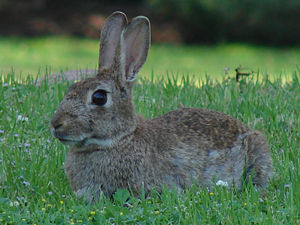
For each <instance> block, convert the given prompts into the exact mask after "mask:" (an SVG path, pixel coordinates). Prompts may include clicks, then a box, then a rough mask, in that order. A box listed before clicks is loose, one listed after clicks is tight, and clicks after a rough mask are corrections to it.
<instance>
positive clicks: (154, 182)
mask: <svg viewBox="0 0 300 225" xmlns="http://www.w3.org/2000/svg"><path fill="white" fill-rule="evenodd" d="M124 16H125V15H124V14H122V13H119V12H117V13H115V14H113V15H112V16H111V17H114V20H111V19H108V22H107V24H108V25H110V26H111V27H112V28H111V29H114V26H120V24H121V25H122V24H123V23H124V21H125V19H122V17H124ZM118 20H122V22H119V24H115V23H116V22H115V21H118ZM112 21H113V22H112ZM147 21H148V20H147V19H145V18H144V17H138V18H136V19H134V20H133V22H132V23H134V25H131V24H129V25H126V27H125V28H124V30H125V31H124V32H127V30H128V33H127V34H126V35H127V36H128V37H130V36H131V35H137V34H136V33H139V35H144V37H145V38H147V37H148V36H147V35H148V33H147V29H148V32H149V30H150V29H149V24H147ZM126 23H127V20H126ZM122 26H123V25H122ZM127 27H130V28H128V29H127ZM119 28H120V27H119ZM119 28H118V29H119ZM146 28H147V29H146ZM136 29H138V31H139V32H136ZM106 30H109V29H108V28H106ZM124 32H122V34H120V36H121V37H122V38H124V37H123V33H124ZM131 32H132V33H131ZM105 35H106V34H104V36H105ZM124 36H125V35H124ZM127 36H125V37H127ZM111 38H114V37H111ZM122 38H121V45H122V44H124V45H126V44H127V43H126V41H129V42H130V41H131V39H130V38H129V40H126V39H124V40H123V39H122ZM106 39H107V40H109V38H107V36H106ZM122 41H123V42H122ZM114 42H116V40H114ZM148 42H149V40H147V41H146V42H145V43H146V44H145V43H142V42H141V43H139V45H138V46H137V47H138V48H140V50H141V54H145V55H143V56H142V57H140V58H138V56H136V55H135V52H133V53H131V54H133V59H135V61H134V62H133V63H134V66H135V70H137V71H138V69H139V68H140V67H141V66H142V64H143V63H144V60H145V59H146V56H147V52H148V49H147V46H146V45H147V43H148ZM104 44H105V48H106V49H109V51H114V52H115V57H114V62H113V63H112V66H111V68H105V69H102V67H101V65H100V67H99V73H98V75H97V76H96V77H95V78H88V79H86V80H84V81H81V82H78V83H76V84H73V85H72V86H71V87H70V89H69V91H68V93H67V95H66V97H65V99H64V100H63V101H62V102H61V104H60V106H59V108H58V110H57V111H56V113H55V115H54V116H53V118H52V120H51V125H52V133H53V135H54V136H55V137H57V138H59V139H60V140H61V141H62V142H63V143H68V144H70V145H71V147H70V151H69V153H68V156H67V159H66V162H65V171H66V174H67V176H68V178H69V180H70V184H71V187H72V189H73V190H74V192H75V193H76V195H77V196H78V197H84V198H86V200H87V201H93V200H95V199H97V197H99V195H100V192H103V193H104V194H105V195H107V196H112V194H113V193H114V192H115V191H116V190H117V189H118V188H126V189H130V190H131V191H132V192H133V193H134V194H136V195H138V194H139V193H140V192H141V189H142V188H144V189H145V191H146V193H149V192H150V191H151V190H152V189H154V188H155V189H156V190H158V191H160V190H161V188H162V186H163V185H166V186H168V187H169V188H175V189H177V190H178V191H181V190H183V189H184V188H186V187H190V186H191V185H192V184H193V183H195V184H197V185H202V186H207V187H210V186H212V185H214V184H215V183H216V181H218V180H222V181H225V182H227V183H228V185H229V187H232V186H236V187H238V188H240V187H241V185H242V175H243V173H244V172H246V175H247V178H249V176H250V175H251V174H253V177H252V181H253V183H254V184H255V185H258V186H266V185H267V184H268V180H269V179H270V178H271V176H272V159H271V156H270V152H269V149H268V146H267V142H266V140H265V138H264V136H263V135H262V134H261V133H260V132H258V131H255V130H251V129H249V128H248V127H246V126H245V125H243V124H242V123H241V122H240V121H238V120H236V119H234V118H232V117H230V116H228V115H226V114H224V113H221V112H216V111H211V110H208V109H194V108H185V107H182V108H181V109H179V110H175V111H171V112H169V113H167V114H164V115H162V116H160V117H157V118H154V119H151V120H147V119H144V118H143V117H141V116H139V115H136V113H135V110H134V105H133V101H132V87H133V81H132V80H131V79H132V78H133V79H135V76H136V74H135V73H133V74H124V71H123V70H122V68H123V67H122V66H120V65H123V64H122V63H124V61H122V54H124V52H122V48H120V46H114V45H110V44H111V43H110V42H108V43H104ZM130 44H133V43H130ZM143 46H144V47H143ZM129 51H130V50H129ZM125 53H126V54H127V52H125ZM101 54H103V55H105V54H106V53H105V51H103V52H102V53H101ZM128 54H129V53H128ZM135 57H136V58H137V59H136V58H135ZM129 59H130V58H129ZM129 63H131V62H129ZM107 64H108V65H109V63H107ZM131 65H132V64H130V65H126V66H128V68H131V67H130V66H131ZM128 71H129V69H128ZM125 73H126V72H125ZM129 79H130V81H129ZM98 89H104V90H106V91H107V92H108V99H109V101H108V103H107V104H105V105H104V106H95V105H93V104H92V103H91V102H90V101H91V100H90V96H91V95H92V93H94V92H95V91H97V90H98Z"/></svg>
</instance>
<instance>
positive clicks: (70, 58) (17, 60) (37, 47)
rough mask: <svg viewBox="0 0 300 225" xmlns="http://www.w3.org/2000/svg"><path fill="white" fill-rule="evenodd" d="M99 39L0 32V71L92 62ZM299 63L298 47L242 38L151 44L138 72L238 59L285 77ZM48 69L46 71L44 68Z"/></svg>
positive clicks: (220, 71)
mask: <svg viewBox="0 0 300 225" xmlns="http://www.w3.org/2000/svg"><path fill="white" fill-rule="evenodd" d="M98 48H99V41H97V40H90V39H78V38H68V37H44V38H31V39H30V38H29V39H28V38H4V37H0V73H1V72H2V73H7V72H10V71H11V69H12V68H13V70H14V72H15V74H16V75H19V74H20V73H21V74H22V75H23V76H26V75H27V74H31V75H32V76H37V75H39V76H41V75H44V74H45V71H46V68H47V70H51V71H52V72H58V71H60V70H67V69H80V68H81V69H82V68H96V67H97V61H98ZM299 64H300V48H299V47H294V48H281V49H278V48H271V47H258V46H251V45H246V44H227V45H224V44H221V45H217V46H181V45H169V46H168V45H157V44H154V45H153V46H152V47H151V50H150V53H149V57H148V60H147V62H146V64H145V66H144V67H143V69H142V70H141V72H140V75H141V76H142V77H149V75H151V74H152V72H153V73H154V74H155V75H156V77H160V76H165V75H166V74H180V75H183V74H185V75H186V74H190V75H192V74H193V75H195V76H196V77H202V78H203V77H205V76H206V75H208V76H209V77H211V78H213V79H214V78H221V77H223V76H224V68H225V67H229V68H230V70H229V73H230V75H234V73H235V72H234V69H235V68H237V67H238V66H239V65H241V66H243V67H247V68H250V69H251V70H254V71H259V73H260V74H261V75H262V76H265V75H266V74H268V75H269V76H270V77H271V78H274V79H276V78H278V77H279V76H282V77H285V79H288V80H290V79H291V75H292V73H294V72H295V71H296V70H297V65H299ZM48 72H49V71H48Z"/></svg>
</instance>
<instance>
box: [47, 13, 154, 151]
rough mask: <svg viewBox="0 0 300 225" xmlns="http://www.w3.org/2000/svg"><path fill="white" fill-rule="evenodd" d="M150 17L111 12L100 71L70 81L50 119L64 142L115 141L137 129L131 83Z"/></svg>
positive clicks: (144, 46) (141, 59) (144, 45)
mask: <svg viewBox="0 0 300 225" xmlns="http://www.w3.org/2000/svg"><path fill="white" fill-rule="evenodd" d="M149 46H150V22H149V20H148V19H147V18H146V17H143V16H139V17H135V18H134V19H133V20H132V21H131V23H129V24H128V22H127V18H126V15H125V14H123V13H121V12H115V13H113V14H112V15H111V16H110V17H109V18H108V19H107V21H106V23H105V25H104V27H103V29H102V31H101V37H100V57H99V67H98V74H97V76H96V77H94V78H89V79H86V80H84V81H80V82H78V83H75V84H73V85H72V86H70V88H69V90H68V92H67V94H66V96H65V98H64V99H63V101H62V102H61V104H60V106H59V108H58V109H57V110H56V112H55V115H54V116H53V118H52V120H51V132H52V134H53V135H54V136H55V137H56V138H58V139H59V140H60V141H61V142H62V143H65V144H70V145H76V146H79V147H81V146H88V145H90V144H96V145H98V146H100V147H104V148H105V147H110V146H114V145H115V144H116V143H117V142H118V140H120V139H121V138H122V137H124V136H127V135H129V134H130V133H132V132H133V131H134V130H135V128H136V123H137V122H136V114H135V109H134V105H133V101H132V88H133V84H134V81H135V79H136V77H137V73H138V71H139V70H140V69H141V67H142V65H143V64H144V62H145V61H146V58H147V55H148V50H149Z"/></svg>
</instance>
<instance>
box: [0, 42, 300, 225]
mask: <svg viewBox="0 0 300 225" xmlns="http://www.w3.org/2000/svg"><path fill="white" fill-rule="evenodd" d="M43 40H44V41H46V42H47V41H49V42H51V43H52V45H51V46H52V47H49V46H50V44H48V45H47V46H48V47H47V48H46V47H45V44H43ZM63 41H64V43H65V44H61V45H60V46H55V44H54V42H53V41H51V39H40V40H38V41H37V43H35V41H33V40H26V41H25V42H26V43H27V45H28V46H27V47H25V48H27V50H24V51H25V53H23V59H24V61H25V62H23V60H22V56H21V53H20V56H18V57H17V56H16V54H15V55H13V54H10V53H7V57H6V58H7V59H6V60H7V61H6V62H5V60H4V61H2V58H1V60H0V63H1V65H0V68H1V69H2V68H3V73H2V79H1V80H0V224H300V194H299V190H300V176H299V174H300V167H299V165H300V151H299V150H300V149H299V146H300V118H299V111H300V71H299V69H298V70H297V67H296V65H290V66H288V65H289V64H288V62H290V63H291V64H293V63H297V61H296V58H297V55H298V56H299V53H298V52H297V51H296V50H292V49H290V50H278V49H265V50H266V52H269V54H271V53H270V52H272V53H274V54H275V53H276V52H277V57H279V58H281V57H282V58H281V60H280V59H279V58H278V59H277V60H278V61H277V62H278V63H275V62H274V61H273V63H271V64H268V66H267V67H260V66H262V65H263V64H264V63H263V62H261V60H262V59H265V58H264V56H260V57H261V58H260V57H259V56H258V58H256V56H255V54H258V52H261V53H262V54H264V51H263V48H260V47H247V46H245V45H232V46H233V47H234V48H238V49H240V50H239V51H240V53H241V52H242V49H244V51H245V52H252V53H253V52H255V54H254V53H253V54H254V55H252V57H253V58H252V59H251V60H250V58H251V57H249V62H251V64H247V66H249V67H255V66H256V67H259V68H260V71H263V68H268V70H270V71H272V73H274V74H276V71H278V73H279V74H280V67H279V65H278V64H279V63H281V65H286V66H287V67H285V69H286V75H287V77H288V78H289V80H290V82H284V81H283V80H282V79H280V78H277V77H276V76H275V75H274V76H273V74H272V73H270V76H271V77H272V80H270V79H268V77H266V76H263V73H260V74H259V77H258V76H257V74H255V75H253V76H252V77H248V78H242V80H241V82H239V83H237V82H236V81H235V79H234V76H230V77H221V76H220V75H219V74H220V73H223V71H222V67H223V66H224V65H225V64H226V63H229V62H231V64H230V65H228V66H230V67H232V66H235V63H236V64H237V65H238V64H242V65H244V63H243V62H246V61H242V62H241V61H239V57H238V56H235V55H234V54H233V53H232V55H231V58H230V57H229V58H230V59H229V58H226V57H224V61H220V60H221V59H223V56H224V54H225V53H224V52H223V51H225V50H226V49H227V52H230V46H222V47H212V48H211V53H210V54H209V47H186V48H185V47H182V46H180V47H179V48H177V47H175V46H167V47H166V46H154V48H153V50H152V52H151V53H150V58H149V61H148V62H147V65H146V67H145V68H144V69H143V71H142V72H143V73H144V74H148V73H150V74H153V75H154V76H141V77H139V79H138V81H139V82H138V83H137V85H136V86H135V91H134V101H135V104H136V110H137V112H138V113H140V114H142V115H144V116H145V117H146V118H152V117H155V116H158V115H161V114H163V113H165V112H168V111H170V110H173V109H176V108H177V107H178V105H179V103H182V104H183V105H185V106H190V107H205V108H209V109H214V110H218V111H222V112H225V113H227V114H229V115H231V116H233V117H236V118H238V119H240V120H242V121H243V122H244V123H245V124H246V125H248V126H249V127H251V128H254V129H258V130H261V131H262V132H264V133H265V134H266V137H267V139H268V142H269V144H270V149H271V154H272V158H273V160H274V170H275V176H274V178H273V179H272V181H271V183H270V186H269V188H268V189H267V190H266V191H258V190H256V189H255V187H253V186H252V185H251V184H250V185H248V186H245V187H244V188H243V190H242V191H237V190H227V189H225V188H224V187H220V186H215V187H214V188H213V189H212V190H210V191H208V190H206V189H200V188H198V187H192V188H191V189H187V190H186V191H185V193H183V194H180V195H179V194H177V193H175V192H173V191H171V190H167V189H165V190H164V191H163V193H161V194H158V193H155V192H153V193H152V194H151V196H144V195H143V194H141V196H140V197H138V198H137V197H133V196H131V195H130V193H128V191H126V190H119V191H118V192H117V193H116V194H115V195H114V199H112V200H110V199H107V198H105V197H104V196H102V198H101V200H100V201H99V202H98V203H96V204H95V205H86V204H85V203H84V202H82V201H79V200H77V199H76V198H75V196H74V194H73V193H72V191H71V189H70V186H69V183H68V181H67V178H66V176H65V174H64V171H63V162H64V159H65V155H66V153H67V151H68V149H67V147H65V146H63V145H62V144H61V143H60V142H58V141H57V140H56V139H55V138H53V137H52V136H51V134H50V132H49V120H50V118H51V117H52V115H53V113H54V111H55V109H56V108H57V106H58V104H59V102H60V101H61V99H62V98H63V96H64V94H65V92H66V90H67V87H68V86H69V84H68V83H66V82H64V83H58V84H48V83H43V84H42V85H41V86H40V87H36V86H35V85H34V84H32V80H31V78H32V76H30V77H26V76H25V74H23V81H22V82H21V83H20V82H19V81H17V78H16V76H15V75H18V73H19V71H20V70H21V69H22V68H24V70H23V71H27V72H29V73H30V74H32V75H36V74H37V71H38V67H39V65H41V66H44V65H50V66H51V68H52V66H53V65H55V66H53V69H54V71H57V70H60V69H66V68H67V65H69V63H70V65H71V66H70V67H68V68H76V67H77V66H75V65H76V63H78V65H79V66H78V67H79V68H82V67H85V66H88V67H90V66H91V67H93V66H94V67H95V66H96V62H94V65H93V62H91V61H92V60H93V61H95V57H96V58H97V47H98V44H97V43H96V42H94V41H90V40H83V41H82V42H81V41H80V42H79V41H78V40H74V39H72V40H70V41H71V42H73V43H77V42H78V43H77V44H75V45H74V47H72V48H73V51H71V50H70V49H69V50H67V49H68V46H70V45H69V43H68V40H67V39H63ZM3 42H7V44H3ZM13 42H15V45H11V48H12V51H13V52H15V53H17V52H18V49H20V48H21V47H20V46H21V45H22V44H21V42H23V41H21V40H20V39H15V40H9V39H1V41H0V46H1V48H2V49H5V48H6V47H3V46H6V45H10V44H11V43H13ZM59 43H60V42H58V44H59ZM18 45H19V47H18ZM39 45H40V46H41V47H40V49H43V50H44V51H42V52H40V50H35V47H34V46H39ZM13 46H14V47H15V49H14V47H13ZM86 46H90V50H89V51H87V50H86V51H81V50H82V49H86ZM238 46H240V47H238ZM54 48H57V49H60V51H61V52H64V53H62V55H63V56H62V55H60V54H59V55H60V56H58V61H57V63H59V64H57V63H54V62H52V60H54V59H55V58H56V57H55V51H53V49H54ZM94 48H96V50H95V49H94ZM219 48H222V49H223V51H222V50H221V49H219ZM38 49H39V48H38ZM78 49H79V50H78ZM178 49H179V50H178ZM205 49H206V52H207V54H206V55H210V56H209V57H207V58H205V54H204V53H198V51H200V50H203V51H204V50H205ZM249 49H250V50H249ZM251 49H252V50H251ZM6 51H7V52H8V51H9V50H8V49H7V50H6ZM94 51H95V52H94ZM164 51H167V53H165V56H163V52H164ZM172 51H173V53H174V54H173V53H172ZM177 51H178V52H182V55H180V56H176V55H175V52H177ZM71 52H72V53H71ZM217 52H219V55H217V54H216V53H217ZM266 52H265V54H266V55H268V54H267V53H266ZM280 52H282V54H280ZM160 53H161V55H160ZM5 54H6V53H5ZM77 54H78V55H81V56H86V57H79V56H78V55H77ZM197 54H200V55H202V57H200V58H201V61H203V62H205V60H207V62H210V63H207V64H206V67H205V69H203V68H202V67H201V65H200V63H199V65H198V63H196V61H195V62H193V60H192V58H193V56H195V57H196V56H197ZM248 54H250V53H248ZM284 54H286V56H285V57H283V56H282V55H284ZM250 55H251V54H250ZM271 55H272V54H271ZM47 56H48V57H47ZM67 56H68V57H67ZM155 56H156V57H155ZM168 56H169V57H168ZM214 56H215V60H213V59H214ZM0 57H3V52H2V51H1V56H0ZM9 57H12V58H14V61H9V60H8V58H9ZM157 57H159V58H157ZM164 57H167V58H169V59H170V58H172V57H174V58H176V57H177V60H180V59H182V58H185V59H186V60H187V61H190V60H189V58H190V59H191V60H192V63H191V64H187V63H184V62H182V64H181V65H182V66H183V68H185V69H186V70H184V69H178V70H177V68H180V64H177V63H175V64H173V62H172V61H173V59H172V60H170V61H169V62H168V61H167V60H168V59H164V60H165V61H163V58H164ZM240 57H241V59H242V56H240ZM272 57H273V59H274V56H273V55H272ZM288 57H290V58H289V59H288ZM293 57H295V58H293ZM12 58H11V59H12ZM33 58H34V59H35V60H34V61H33V60H30V59H33ZM90 58H91V59H92V60H89V59H90ZM179 58H180V59H179ZM275 58H276V57H275ZM59 59H65V60H64V61H60V60H59ZM293 59H295V61H293ZM298 59H299V58H298ZM160 60H161V62H160ZM194 60H195V59H194ZM226 60H228V61H226ZM234 60H236V61H237V62H234ZM244 60H246V58H244ZM289 60H290V61H289ZM175 61H176V60H175ZM275 61H276V60H275ZM12 62H15V64H12V66H13V71H15V72H7V71H6V69H8V68H9V63H12ZM22 62H23V63H22ZM158 62H160V63H159V64H158ZM162 62H166V64H165V65H162ZM178 62H179V61H178ZM255 62H257V65H256V64H255ZM89 63H92V64H89ZM152 63H153V64H152ZM220 63H221V65H219V64H220ZM222 63H225V64H224V65H223V64H222ZM150 65H152V66H153V65H154V70H153V72H152V69H153V68H152V66H150ZM168 65H169V66H170V68H171V66H175V65H176V68H175V69H174V67H173V68H172V70H174V72H175V74H176V73H177V72H178V73H179V75H178V76H173V77H170V76H169V77H168V76H167V71H169V67H168ZM187 65H189V66H187ZM213 65H216V68H214V67H213ZM73 66H74V67H73ZM157 66H158V68H160V69H158V70H156V69H155V68H157ZM164 66H165V67H164ZM210 66H212V67H210ZM245 66H246V64H245ZM198 67H199V68H202V71H203V74H204V75H205V72H207V73H209V74H210V73H211V74H213V75H211V78H208V77H206V78H205V77H204V76H203V77H201V85H195V82H194V81H193V80H192V78H191V77H192V76H187V75H186V74H189V75H192V74H193V73H194V72H193V71H197V68H198ZM210 68H211V70H210ZM217 68H219V69H220V72H218V69H217ZM156 71H157V72H156ZM27 72H26V73H27ZM160 74H162V75H163V76H160ZM200 74H201V73H200ZM183 75H185V76H184V79H182V82H181V85H178V81H177V80H176V79H179V78H182V76H183ZM195 75H197V74H195ZM159 77H161V78H159ZM27 78H28V79H27ZM154 78H155V79H160V80H156V82H154V81H153V79H154ZM215 78H218V79H217V80H216V79H215ZM195 79H197V77H196V78H195ZM258 80H260V81H259V82H258ZM199 86H201V87H199Z"/></svg>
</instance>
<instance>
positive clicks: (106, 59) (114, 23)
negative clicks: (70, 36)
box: [98, 11, 128, 71]
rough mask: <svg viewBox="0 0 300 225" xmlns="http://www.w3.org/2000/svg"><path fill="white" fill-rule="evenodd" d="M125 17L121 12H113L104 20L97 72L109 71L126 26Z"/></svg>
mask: <svg viewBox="0 0 300 225" xmlns="http://www.w3.org/2000/svg"><path fill="white" fill-rule="evenodd" d="M127 23H128V22H127V17H126V15H125V14H124V13H122V12H119V11H117V12H114V13H113V14H112V15H111V16H109V17H108V19H107V20H106V22H105V24H104V26H103V28H102V30H101V36H100V53H99V66H98V71H100V70H105V69H110V68H111V67H112V65H113V63H114V57H115V55H116V49H117V48H118V47H119V44H120V38H121V33H122V31H123V29H124V28H125V27H126V25H127Z"/></svg>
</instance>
